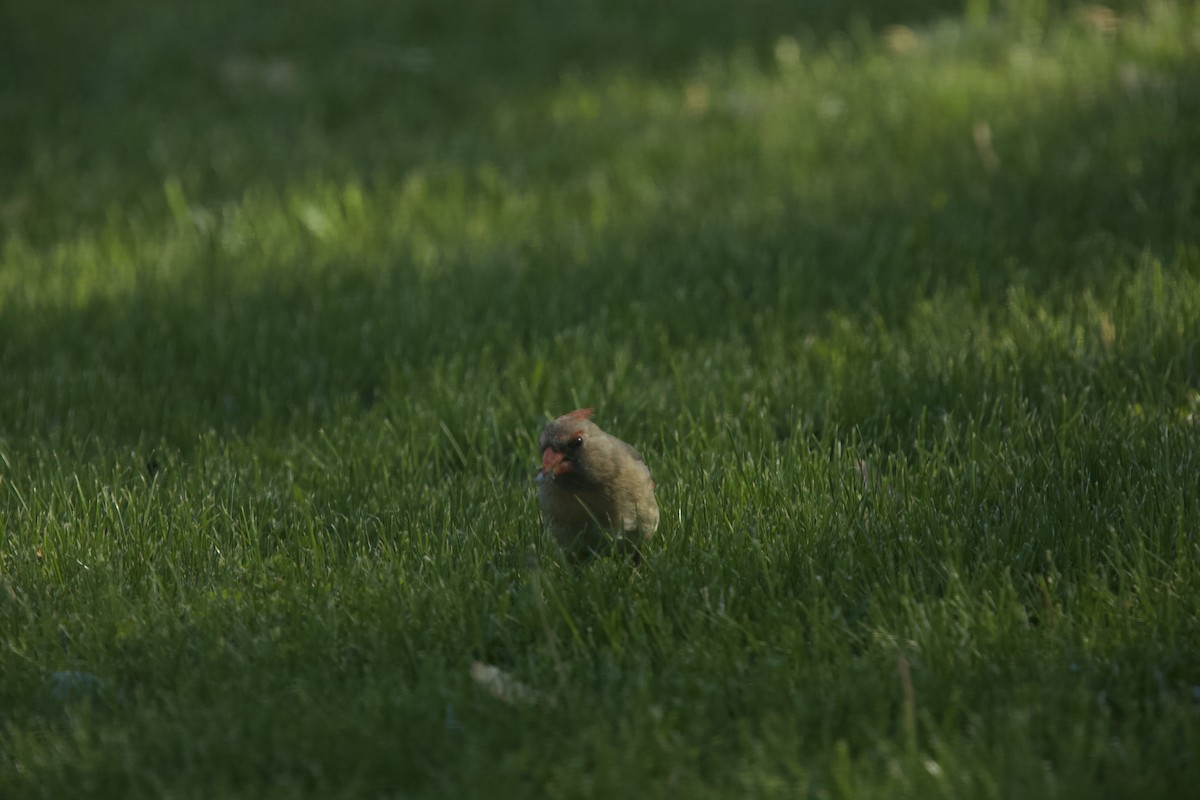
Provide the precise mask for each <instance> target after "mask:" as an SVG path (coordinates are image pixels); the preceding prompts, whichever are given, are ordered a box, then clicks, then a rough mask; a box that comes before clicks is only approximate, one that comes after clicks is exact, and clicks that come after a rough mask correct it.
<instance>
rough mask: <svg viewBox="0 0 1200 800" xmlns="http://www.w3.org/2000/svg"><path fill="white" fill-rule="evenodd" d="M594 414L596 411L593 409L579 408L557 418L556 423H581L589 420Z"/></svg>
mask: <svg viewBox="0 0 1200 800" xmlns="http://www.w3.org/2000/svg"><path fill="white" fill-rule="evenodd" d="M595 413H596V409H594V408H580V409H578V410H576V411H572V412H571V413H569V414H563V415H562V416H561V417H559V418H558V420H557V422H583V421H584V420H585V419H590V418H591V416H592V414H595Z"/></svg>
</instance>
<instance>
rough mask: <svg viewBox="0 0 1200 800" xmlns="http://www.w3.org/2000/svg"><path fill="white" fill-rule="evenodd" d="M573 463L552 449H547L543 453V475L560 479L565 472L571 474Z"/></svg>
mask: <svg viewBox="0 0 1200 800" xmlns="http://www.w3.org/2000/svg"><path fill="white" fill-rule="evenodd" d="M570 470H571V462H569V461H567V460H565V459H564V458H563V455H562V453H559V452H558V451H556V450H555V449H554V448H552V447H547V448H546V449H545V450H543V451H542V474H543V475H553V476H554V477H556V478H557V477H558V476H559V475H562V474H563V473H564V472H570Z"/></svg>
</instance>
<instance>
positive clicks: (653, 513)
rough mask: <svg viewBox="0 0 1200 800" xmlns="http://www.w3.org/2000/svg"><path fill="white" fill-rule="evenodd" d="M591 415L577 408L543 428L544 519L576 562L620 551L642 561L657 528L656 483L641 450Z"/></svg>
mask: <svg viewBox="0 0 1200 800" xmlns="http://www.w3.org/2000/svg"><path fill="white" fill-rule="evenodd" d="M592 413H593V410H592V409H590V408H581V409H579V410H578V411H572V412H571V413H570V414H564V415H563V416H561V417H559V418H558V419H556V420H554V421H553V422H551V423H550V424H549V425H547V426H546V428H545V430H543V431H542V437H541V442H540V443H541V448H542V469H541V472H539V473H538V476H537V484H538V504H539V505H540V506H541V508H542V518H543V519H544V520H545V522H546V527H547V528H548V529H549V530H550V533H552V534H553V535H554V538H555V539H556V540H558V543H559V545H560V546H561V547H562V549H563V550H564V551H565V552H566V554H567V556H568V557H569V558H570V559H571V560H573V561H583V560H586V559H588V558H590V557H591V556H593V555H604V554H607V553H610V552H613V551H617V552H623V553H629V554H631V555H632V556H633V561H634V563H635V564H637V563H640V562H641V550H640V549H639V547H640V546H641V544H642V543H643V542H644V541H645V540H646V539H648V538H650V536H652V535H653V534H654V531H655V530H656V529H657V528H658V503H657V502H655V500H654V481H653V480H651V478H650V468H649V467H647V466H646V462H645V461H643V460H642V456H641V455H640V454H639V453H638V451H637V450H634V449H633V447H632V446H631V445H629V444H626V443H625V442H623V441H621V440H620V439H618V438H617V437H615V436H612V435H610V434H607V433H605V432H604V431H602V430H600V428H598V427H597V426H596V424H595V423H594V422H592V421H591V420H590V417H591V416H592Z"/></svg>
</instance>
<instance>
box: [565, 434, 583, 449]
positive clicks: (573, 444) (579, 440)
mask: <svg viewBox="0 0 1200 800" xmlns="http://www.w3.org/2000/svg"><path fill="white" fill-rule="evenodd" d="M582 446H583V437H582V436H576V437H575V438H574V439H572V440H571V441H569V442H567V449H568V450H578V449H579V448H580V447H582Z"/></svg>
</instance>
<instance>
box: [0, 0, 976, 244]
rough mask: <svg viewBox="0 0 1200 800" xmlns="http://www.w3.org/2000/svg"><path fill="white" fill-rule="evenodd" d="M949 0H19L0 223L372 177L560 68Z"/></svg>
mask: <svg viewBox="0 0 1200 800" xmlns="http://www.w3.org/2000/svg"><path fill="white" fill-rule="evenodd" d="M960 6H961V0H895V2H887V3H880V2H876V1H874V0H849V1H848V2H841V0H816V1H815V2H806V3H791V2H782V1H781V0H757V2H754V3H750V4H745V3H726V2H717V0H702V1H701V2H687V3H683V2H654V3H641V2H634V1H633V0H619V2H606V3H556V2H543V1H541V0H539V2H533V3H525V4H518V5H516V6H514V5H512V4H507V3H497V2H493V1H492V0H460V2H453V3H442V2H437V1H436V0H421V1H420V2H410V3H387V2H378V0H358V1H357V2H353V3H349V4H341V5H338V6H337V7H336V8H335V7H332V6H329V5H328V4H323V3H316V2H302V3H292V4H289V5H288V6H287V7H286V9H285V8H283V7H271V6H261V5H247V4H239V3H202V4H195V3H176V4H152V3H145V2H141V1H140V0H119V1H118V2H113V3H105V4H104V5H103V6H102V7H96V6H95V4H90V3H82V2H76V1H74V0H67V1H66V2H62V3H54V4H49V5H39V4H24V5H21V6H18V7H14V8H10V9H8V11H7V13H8V14H9V16H10V17H11V18H12V19H11V20H10V22H11V24H8V25H3V26H0V28H4V29H5V30H4V32H3V33H2V34H0V36H3V37H4V38H3V39H0V43H2V44H3V46H0V119H2V120H3V122H4V127H5V129H6V136H5V142H4V144H2V145H0V184H3V185H5V186H6V187H7V191H8V193H9V196H8V198H7V199H6V201H5V202H4V203H3V204H2V205H0V225H3V226H4V227H7V228H9V229H10V230H11V231H12V232H14V233H20V235H22V236H23V237H26V238H29V239H30V240H32V241H34V242H37V243H50V242H53V241H55V240H57V239H61V238H64V237H69V236H71V235H73V234H74V232H75V230H76V229H77V228H78V227H79V226H80V224H95V223H101V224H102V223H103V222H104V220H105V218H106V216H108V215H110V214H112V213H119V214H121V215H129V216H131V217H134V218H138V217H143V216H145V217H148V218H149V219H150V220H151V221H154V220H161V219H164V218H168V217H169V214H168V211H167V209H166V207H165V204H164V202H163V199H162V185H163V182H164V180H166V179H167V178H170V177H175V176H178V177H180V178H181V179H182V180H183V182H184V184H185V186H186V188H187V190H188V192H189V195H190V196H192V197H194V198H195V199H196V200H197V201H198V202H201V203H205V204H207V203H220V202H224V201H226V200H229V199H231V198H237V197H239V196H240V194H241V192H242V190H244V188H245V187H246V186H253V185H259V184H262V183H267V184H269V185H274V186H279V185H286V184H289V183H292V182H294V181H295V180H296V179H297V178H298V177H301V176H314V175H315V176H319V177H321V178H326V179H330V180H333V181H335V182H343V181H346V180H366V181H367V182H368V183H369V182H371V181H379V182H381V183H384V184H387V183H390V182H395V181H396V180H397V179H398V178H402V177H403V176H404V175H405V174H406V173H407V172H408V171H409V170H411V169H413V168H414V167H419V166H420V165H421V164H422V163H424V162H426V161H428V160H429V159H430V158H431V157H434V158H437V159H449V160H457V159H461V160H466V161H470V160H472V159H475V158H479V157H481V155H480V153H479V152H478V151H479V148H480V144H479V143H478V142H477V141H474V140H473V137H476V136H477V134H478V133H479V132H480V131H479V129H480V128H481V127H485V126H487V125H488V124H489V121H490V120H491V118H492V117H493V116H494V114H495V113H496V111H497V109H502V108H504V107H505V106H507V105H511V104H514V103H520V102H522V101H523V100H524V99H527V98H528V97H529V96H531V95H536V94H539V93H543V92H546V91H548V90H550V89H552V88H554V87H555V86H558V85H559V84H560V83H561V82H562V81H563V80H564V79H567V78H569V76H576V77H581V78H584V79H591V78H597V77H600V76H603V75H605V74H612V73H628V74H635V75H637V76H639V77H642V78H672V77H676V76H681V75H685V74H686V73H687V72H688V71H689V70H692V69H694V67H695V65H696V63H697V61H698V60H700V59H702V58H706V57H713V58H722V57H724V56H726V55H728V54H729V53H730V52H732V51H735V50H738V51H742V50H744V51H745V52H747V53H748V54H750V55H751V56H752V57H755V58H759V59H763V60H769V59H770V58H771V55H770V54H771V50H772V48H773V46H774V44H775V42H776V41H777V40H778V39H779V38H780V37H781V36H784V35H792V36H799V37H800V38H801V39H802V40H804V41H806V42H810V43H811V44H812V45H813V46H824V44H825V43H827V42H828V41H829V40H830V39H831V38H833V37H837V36H843V37H844V36H845V34H843V33H842V32H843V31H845V30H847V29H848V28H852V27H855V26H857V27H858V28H860V29H861V30H863V31H866V30H867V24H868V21H869V23H870V25H871V26H873V27H874V28H875V29H876V30H878V29H880V28H881V27H883V26H885V25H887V24H890V23H894V22H907V23H910V24H920V23H921V22H922V21H925V20H929V19H933V18H935V17H936V16H938V15H940V14H944V13H947V12H953V11H957V10H958V8H959V7H960ZM526 144H527V145H532V144H533V143H526Z"/></svg>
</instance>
